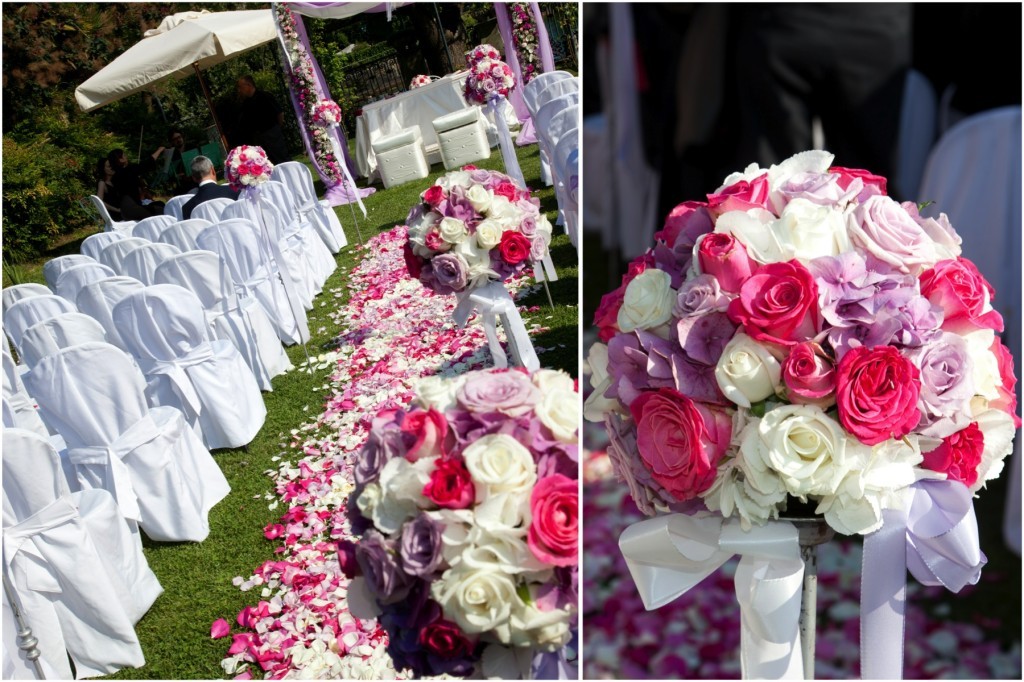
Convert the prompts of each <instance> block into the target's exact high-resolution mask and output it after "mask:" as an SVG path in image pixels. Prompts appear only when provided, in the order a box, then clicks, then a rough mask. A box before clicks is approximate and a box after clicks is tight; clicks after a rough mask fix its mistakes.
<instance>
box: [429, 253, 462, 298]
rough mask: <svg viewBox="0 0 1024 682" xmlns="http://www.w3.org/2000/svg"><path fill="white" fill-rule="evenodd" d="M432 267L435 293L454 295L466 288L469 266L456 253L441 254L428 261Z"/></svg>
mask: <svg viewBox="0 0 1024 682" xmlns="http://www.w3.org/2000/svg"><path fill="white" fill-rule="evenodd" d="M430 262H431V265H433V275H434V280H435V281H436V282H437V287H436V291H437V292H438V293H441V294H454V293H455V292H457V291H462V290H463V289H465V288H466V282H467V276H468V273H469V265H467V264H466V259H465V258H463V257H462V256H461V255H459V254H457V253H451V252H448V253H442V254H441V255H439V256H434V258H433V259H432V260H431V261H430Z"/></svg>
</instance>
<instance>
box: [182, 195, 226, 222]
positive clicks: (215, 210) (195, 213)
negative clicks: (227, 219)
mask: <svg viewBox="0 0 1024 682" xmlns="http://www.w3.org/2000/svg"><path fill="white" fill-rule="evenodd" d="M233 203H235V202H234V200H232V199H227V198H224V197H217V198H216V199H208V200H206V201H204V202H203V203H201V204H199V205H198V206H196V207H195V208H194V209H192V215H190V216H189V218H190V219H191V218H199V219H200V220H209V221H210V222H211V223H215V222H217V221H218V220H220V215H221V213H222V212H223V211H224V209H225V208H227V207H228V206H230V205H231V204H233Z"/></svg>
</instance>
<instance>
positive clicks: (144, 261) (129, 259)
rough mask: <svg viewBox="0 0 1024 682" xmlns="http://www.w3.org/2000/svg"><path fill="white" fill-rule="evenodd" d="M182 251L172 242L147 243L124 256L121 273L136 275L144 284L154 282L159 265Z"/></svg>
mask: <svg viewBox="0 0 1024 682" xmlns="http://www.w3.org/2000/svg"><path fill="white" fill-rule="evenodd" d="M180 253H181V250H180V249H178V247H177V246H171V245H170V244H147V245H146V246H140V247H139V248H137V249H132V250H131V251H129V252H128V255H126V256H125V257H124V263H123V265H122V266H121V274H123V275H127V276H129V277H134V278H135V279H137V280H139V281H140V282H142V283H143V284H153V283H154V281H153V275H154V274H156V269H157V267H158V266H159V265H160V264H162V263H164V262H166V261H167V259H168V258H172V257H174V256H177V255H178V254H180Z"/></svg>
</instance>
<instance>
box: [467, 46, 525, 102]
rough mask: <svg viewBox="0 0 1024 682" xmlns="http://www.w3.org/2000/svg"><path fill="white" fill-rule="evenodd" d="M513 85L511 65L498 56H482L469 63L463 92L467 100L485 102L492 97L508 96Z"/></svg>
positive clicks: (513, 78)
mask: <svg viewBox="0 0 1024 682" xmlns="http://www.w3.org/2000/svg"><path fill="white" fill-rule="evenodd" d="M515 85H516V77H515V75H514V74H513V73H512V67H510V66H509V65H508V64H506V63H505V62H503V61H501V60H500V59H498V58H491V57H484V58H482V59H479V60H477V61H474V62H473V63H472V64H471V65H470V67H469V76H467V77H466V89H465V92H464V93H463V94H464V95H465V97H466V101H467V102H470V103H473V104H486V103H487V101H488V99H490V98H493V97H497V96H501V97H508V93H509V92H510V91H511V90H512V88H514V87H515Z"/></svg>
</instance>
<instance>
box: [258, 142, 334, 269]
mask: <svg viewBox="0 0 1024 682" xmlns="http://www.w3.org/2000/svg"><path fill="white" fill-rule="evenodd" d="M270 177H271V179H273V180H278V181H280V182H283V183H284V184H285V185H287V186H288V188H289V189H290V190H291V191H292V194H293V195H294V196H295V200H296V203H297V206H296V209H297V210H298V212H299V213H300V214H301V215H303V216H306V217H308V218H309V219H310V220H311V221H313V226H314V227H316V231H317V233H318V234H319V235H320V238H321V239H323V241H324V244H326V245H327V248H328V249H330V251H331V253H338V251H340V250H341V249H342V248H343V247H345V246H348V239H347V238H346V237H345V231H344V230H343V229H342V227H341V221H340V220H338V214H336V213H335V212H334V208H333V207H332V206H331V204H330V202H329V201H327V200H325V199H317V196H316V191H315V189H314V186H313V177H312V175H311V174H310V172H309V168H307V167H306V165H305V164H303V163H300V162H298V161H286V162H285V163H279V164H277V165H276V166H274V170H273V172H272V173H271V175H270Z"/></svg>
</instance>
